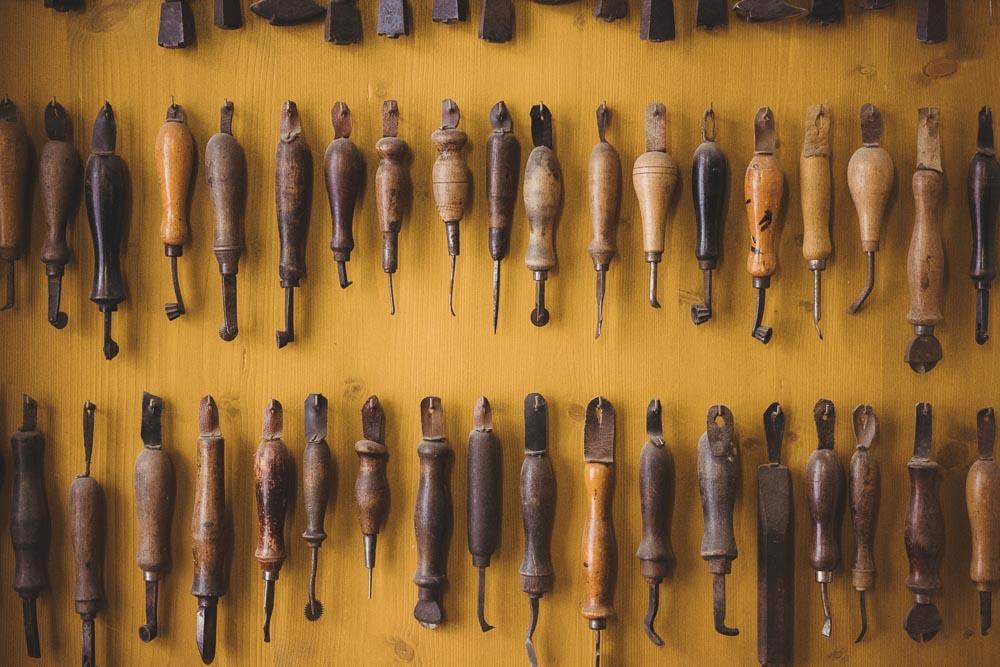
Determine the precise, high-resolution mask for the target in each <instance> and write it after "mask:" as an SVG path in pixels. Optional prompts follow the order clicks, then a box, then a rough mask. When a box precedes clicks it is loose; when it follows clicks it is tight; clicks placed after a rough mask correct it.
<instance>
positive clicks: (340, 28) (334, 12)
mask: <svg viewBox="0 0 1000 667" xmlns="http://www.w3.org/2000/svg"><path fill="white" fill-rule="evenodd" d="M323 34H324V37H325V38H326V41H328V42H332V43H333V44H339V45H346V44H357V43H358V42H360V41H361V12H360V11H359V10H358V3H357V0H330V2H329V4H327V6H326V25H325V26H324V33H323Z"/></svg>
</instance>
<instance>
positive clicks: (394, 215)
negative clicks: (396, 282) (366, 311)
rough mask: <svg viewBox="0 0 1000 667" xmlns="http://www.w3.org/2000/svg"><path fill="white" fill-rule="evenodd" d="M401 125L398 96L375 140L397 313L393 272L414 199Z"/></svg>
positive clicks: (392, 309)
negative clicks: (404, 222)
mask: <svg viewBox="0 0 1000 667" xmlns="http://www.w3.org/2000/svg"><path fill="white" fill-rule="evenodd" d="M398 129H399V105H398V104H397V103H396V100H386V101H385V102H383V103H382V138H381V139H379V140H378V142H377V143H376V144H375V152H376V153H377V154H378V158H379V160H378V169H376V170H375V208H376V209H378V223H379V229H381V231H382V271H384V272H385V274H386V275H387V276H389V314H390V315H395V314H396V295H395V294H394V293H393V290H392V274H394V273H395V272H396V269H397V268H398V266H399V230H400V228H401V227H402V226H403V216H404V214H405V213H406V210H407V208H408V206H409V203H410V194H411V187H410V173H409V171H408V170H407V168H406V160H407V157H408V156H409V153H410V147H409V146H407V144H406V142H405V141H403V140H402V139H400V138H399V137H398V136H396V134H397V131H398Z"/></svg>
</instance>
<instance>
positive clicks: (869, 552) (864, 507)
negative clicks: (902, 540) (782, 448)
mask: <svg viewBox="0 0 1000 667" xmlns="http://www.w3.org/2000/svg"><path fill="white" fill-rule="evenodd" d="M877 429H878V421H877V419H876V417H875V411H874V410H873V409H872V407H871V406H870V405H859V406H858V407H856V408H855V409H854V434H855V437H856V438H857V441H858V444H857V448H856V449H855V451H854V455H853V456H852V457H851V477H850V480H851V484H850V489H851V519H852V522H853V524H854V559H853V561H852V564H851V585H852V586H853V587H854V590H856V591H858V595H859V602H860V610H861V631H860V632H859V633H858V636H857V639H855V640H854V641H855V642H859V641H861V640H862V639H863V638H864V636H865V634H866V633H867V631H868V611H867V609H866V607H865V593H866V592H867V591H869V590H871V589H872V588H874V586H875V551H874V549H875V522H876V520H877V519H878V506H879V496H880V492H881V491H880V488H881V482H880V477H879V468H878V461H876V460H875V459H874V458H873V457H872V455H871V452H870V451H869V449H870V447H871V444H872V441H873V440H874V439H875V435H876V432H877Z"/></svg>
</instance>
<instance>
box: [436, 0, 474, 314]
mask: <svg viewBox="0 0 1000 667" xmlns="http://www.w3.org/2000/svg"><path fill="white" fill-rule="evenodd" d="M435 6H436V5H435ZM441 104H442V108H441V127H439V128H438V129H437V130H435V131H434V133H433V134H432V135H431V142H432V143H433V144H434V147H435V148H436V149H437V158H436V159H435V160H434V167H433V169H432V171H431V186H432V190H433V192H434V203H435V204H436V205H437V210H438V215H440V216H441V220H443V221H444V225H445V232H446V235H447V238H448V255H449V256H450V257H451V274H450V279H449V281H448V309H449V310H450V311H451V314H452V315H454V314H455V306H454V293H455V258H456V257H458V255H459V253H460V252H461V246H460V245H459V228H458V223H459V222H461V220H462V217H463V216H464V215H465V207H466V203H467V199H468V196H469V182H470V177H469V169H468V167H467V166H466V164H465V158H464V157H463V156H462V149H463V148H464V147H465V144H466V143H468V141H469V137H468V136H467V135H466V134H465V132H463V131H462V130H459V129H458V123H459V121H460V120H461V114H460V112H459V109H458V105H457V104H455V102H454V101H452V100H451V99H446V100H444V101H443V102H442V103H441Z"/></svg>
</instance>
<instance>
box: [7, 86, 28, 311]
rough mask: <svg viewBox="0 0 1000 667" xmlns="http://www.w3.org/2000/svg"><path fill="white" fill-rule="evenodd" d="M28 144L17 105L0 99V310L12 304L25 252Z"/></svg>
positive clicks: (8, 99)
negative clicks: (1, 288)
mask: <svg viewBox="0 0 1000 667" xmlns="http://www.w3.org/2000/svg"><path fill="white" fill-rule="evenodd" d="M30 151H31V147H30V145H29V143H28V135H27V133H26V132H25V131H24V125H22V124H21V122H20V121H19V120H18V118H17V106H16V105H15V104H14V103H13V102H12V101H11V100H10V98H9V97H4V98H3V99H2V100H0V271H2V273H3V276H4V280H5V281H6V283H7V285H6V288H7V296H6V298H5V299H4V301H3V305H2V306H0V310H7V309H8V308H12V307H13V306H14V294H15V291H14V262H16V261H17V260H18V259H20V258H21V255H22V253H23V252H24V242H25V231H26V230H25V226H26V225H27V217H26V204H27V201H28V198H27V188H28V160H29V153H30Z"/></svg>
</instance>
